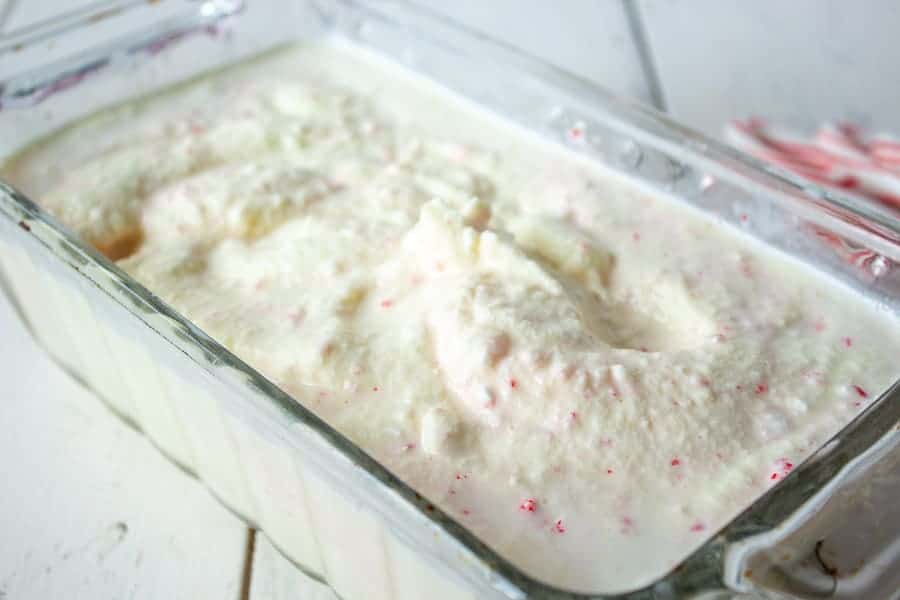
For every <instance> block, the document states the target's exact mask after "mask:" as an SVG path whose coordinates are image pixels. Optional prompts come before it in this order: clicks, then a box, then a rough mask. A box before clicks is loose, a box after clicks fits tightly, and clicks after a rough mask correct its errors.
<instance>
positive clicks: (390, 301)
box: [381, 300, 394, 308]
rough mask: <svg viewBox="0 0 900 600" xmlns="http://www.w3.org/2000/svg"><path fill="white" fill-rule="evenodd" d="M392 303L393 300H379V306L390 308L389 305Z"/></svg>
mask: <svg viewBox="0 0 900 600" xmlns="http://www.w3.org/2000/svg"><path fill="white" fill-rule="evenodd" d="M393 305H394V301H393V300H382V301H381V308H390V307H392V306H393Z"/></svg>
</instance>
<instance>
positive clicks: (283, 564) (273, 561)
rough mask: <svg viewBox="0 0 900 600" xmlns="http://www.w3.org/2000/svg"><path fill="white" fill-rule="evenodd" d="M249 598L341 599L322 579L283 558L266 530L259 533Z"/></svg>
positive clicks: (260, 599) (261, 599)
mask: <svg viewBox="0 0 900 600" xmlns="http://www.w3.org/2000/svg"><path fill="white" fill-rule="evenodd" d="M250 600H338V597H337V596H336V595H335V594H334V592H333V591H332V590H331V588H329V587H328V586H326V585H325V584H323V583H320V582H318V581H316V580H315V579H312V578H311V577H309V576H308V575H306V574H304V573H303V571H301V570H300V569H298V568H297V567H296V566H294V564H293V563H291V562H290V561H289V560H287V559H286V558H284V557H283V556H282V555H281V554H280V553H279V552H278V550H276V549H275V547H274V546H273V545H272V543H271V542H270V541H269V540H268V538H267V537H266V536H265V534H263V533H257V534H256V542H255V544H254V551H253V579H252V581H251V584H250Z"/></svg>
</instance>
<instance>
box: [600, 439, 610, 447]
mask: <svg viewBox="0 0 900 600" xmlns="http://www.w3.org/2000/svg"><path fill="white" fill-rule="evenodd" d="M600 445H601V446H602V447H604V448H612V446H613V441H612V438H601V439H600Z"/></svg>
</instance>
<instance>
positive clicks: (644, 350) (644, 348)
mask: <svg viewBox="0 0 900 600" xmlns="http://www.w3.org/2000/svg"><path fill="white" fill-rule="evenodd" d="M638 350H640V351H641V352H650V349H649V348H647V346H641V347H640V348H638Z"/></svg>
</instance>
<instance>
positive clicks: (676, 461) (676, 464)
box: [669, 458, 681, 467]
mask: <svg viewBox="0 0 900 600" xmlns="http://www.w3.org/2000/svg"><path fill="white" fill-rule="evenodd" d="M669 464H670V465H672V466H673V467H677V466H678V465H680V464H681V461H680V460H678V459H677V458H673V459H672V462H670V463H669Z"/></svg>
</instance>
